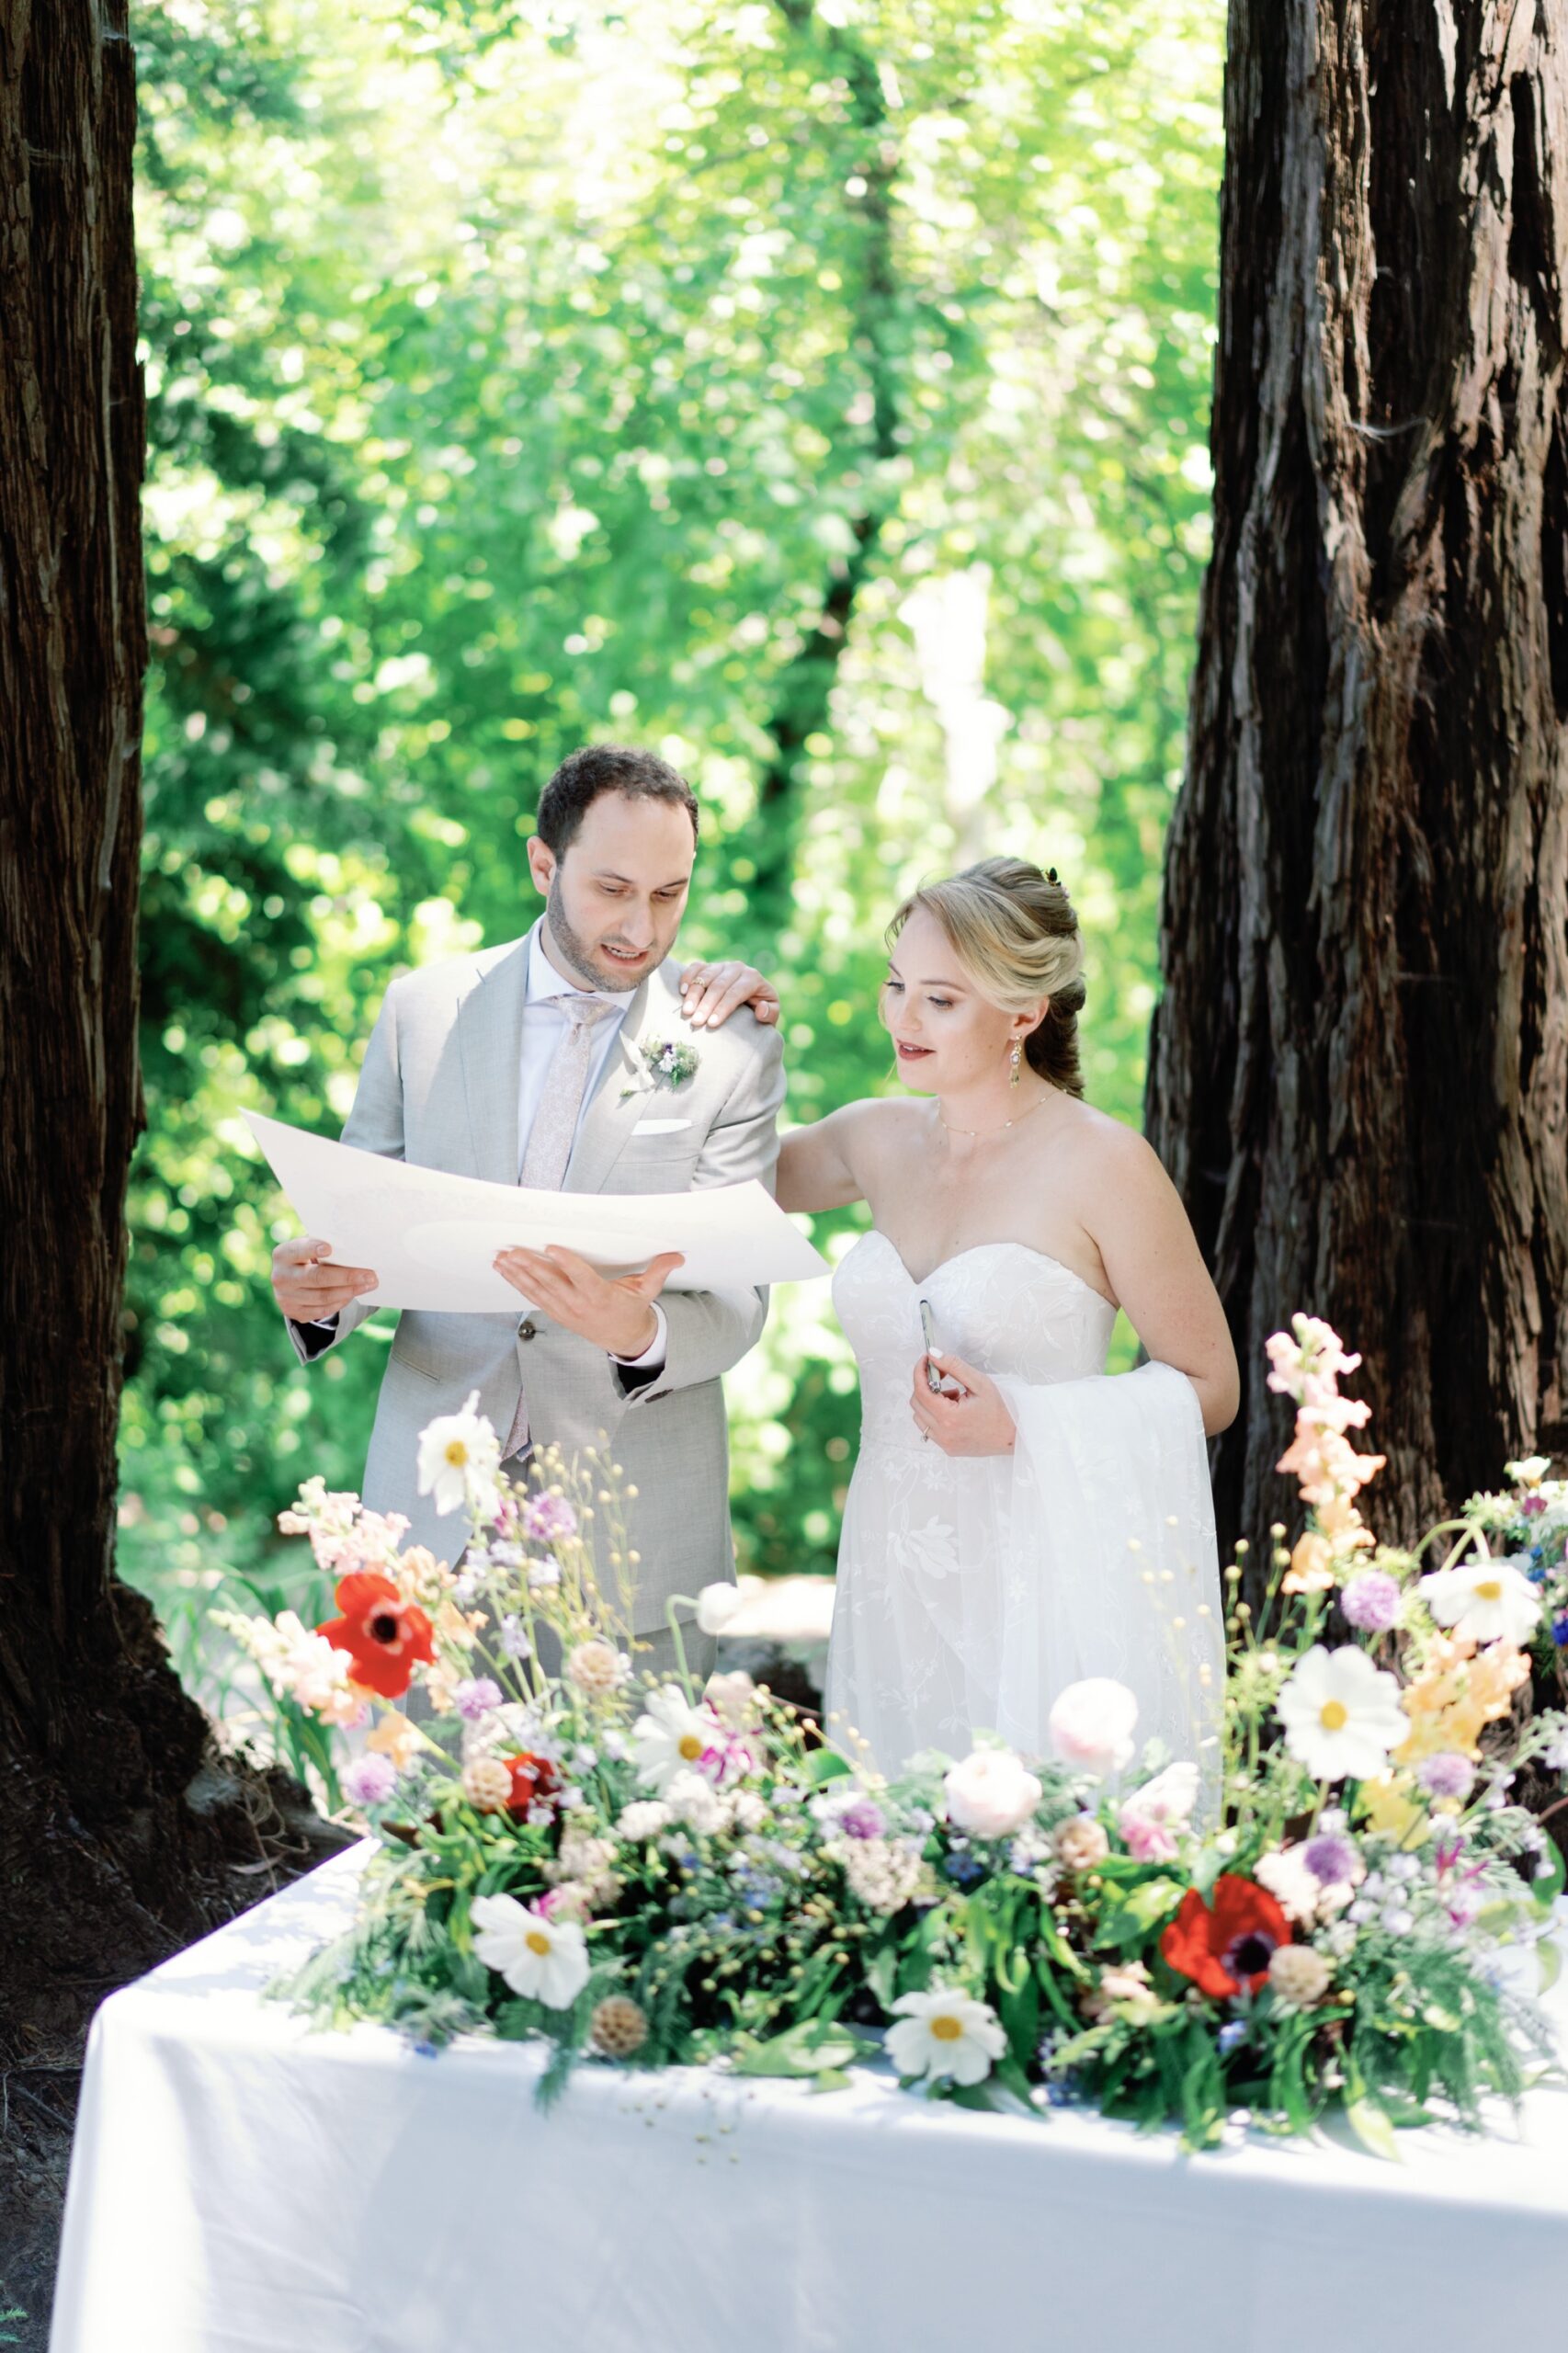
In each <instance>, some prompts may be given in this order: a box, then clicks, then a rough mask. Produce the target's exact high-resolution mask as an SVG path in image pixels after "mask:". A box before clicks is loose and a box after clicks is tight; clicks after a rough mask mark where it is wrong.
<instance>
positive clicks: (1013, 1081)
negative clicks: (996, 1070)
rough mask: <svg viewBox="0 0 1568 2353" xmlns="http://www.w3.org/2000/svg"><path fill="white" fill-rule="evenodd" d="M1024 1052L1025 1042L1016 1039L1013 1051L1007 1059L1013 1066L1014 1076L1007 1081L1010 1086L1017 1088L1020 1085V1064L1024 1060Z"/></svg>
mask: <svg viewBox="0 0 1568 2353" xmlns="http://www.w3.org/2000/svg"><path fill="white" fill-rule="evenodd" d="M1023 1051H1024V1049H1023V1041H1022V1040H1021V1039H1017V1038H1015V1039H1014V1040H1013V1051H1012V1052H1011V1053H1010V1054H1009V1055H1008V1057H1007V1060H1008V1061H1009V1062H1010V1063H1012V1065H1013V1074H1012V1076H1011V1077H1010V1078H1009V1079H1008V1081H1007V1084H1008V1086H1017V1083H1018V1064H1019V1062H1020V1060H1021V1059H1022V1056H1023Z"/></svg>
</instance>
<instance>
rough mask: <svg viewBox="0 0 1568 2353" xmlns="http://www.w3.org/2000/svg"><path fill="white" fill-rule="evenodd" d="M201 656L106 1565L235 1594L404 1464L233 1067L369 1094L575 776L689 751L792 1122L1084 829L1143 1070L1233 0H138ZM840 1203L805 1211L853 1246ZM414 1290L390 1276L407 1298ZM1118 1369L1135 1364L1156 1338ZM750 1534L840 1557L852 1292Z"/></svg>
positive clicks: (705, 933) (868, 1087)
mask: <svg viewBox="0 0 1568 2353" xmlns="http://www.w3.org/2000/svg"><path fill="white" fill-rule="evenodd" d="M138 17H139V30H138V56H139V68H140V76H141V87H142V147H141V165H140V173H141V176H140V185H139V190H138V233H139V237H140V242H141V251H142V320H143V336H144V353H145V359H146V367H147V384H148V393H149V424H150V438H151V449H150V455H149V480H148V486H147V510H146V511H147V535H148V560H149V566H150V582H149V591H150V597H151V607H152V625H153V651H154V657H155V661H154V669H153V676H152V679H151V682H150V696H149V712H148V739H147V767H146V793H147V835H146V866H145V881H144V902H143V912H142V961H143V1001H142V1011H143V1023H144V1028H143V1037H142V1059H143V1067H144V1071H145V1076H146V1087H147V1101H148V1115H149V1127H148V1131H147V1134H146V1136H145V1138H144V1139H143V1141H142V1146H141V1150H140V1153H139V1155H138V1159H137V1163H136V1167H135V1170H134V1173H133V1190H132V1201H131V1216H132V1224H133V1256H132V1261H131V1279H130V1289H129V1296H128V1302H127V1308H126V1349H127V1372H128V1388H127V1393H126V1401H125V1413H124V1421H123V1435H122V1446H123V1454H122V1478H123V1488H122V1497H121V1532H120V1547H119V1551H120V1562H121V1565H122V1568H123V1570H124V1572H125V1574H127V1575H129V1576H130V1577H131V1579H132V1580H133V1581H134V1582H135V1583H137V1584H139V1585H141V1586H143V1587H144V1588H146V1589H147V1590H148V1591H149V1592H151V1593H152V1594H153V1596H154V1597H155V1598H156V1600H157V1602H158V1604H159V1607H160V1608H161V1609H162V1611H163V1614H164V1618H165V1624H166V1626H167V1628H168V1630H169V1632H170V1636H171V1640H172V1642H173V1644H174V1647H175V1651H176V1658H177V1659H178V1661H179V1664H180V1665H181V1668H182V1671H183V1672H184V1673H185V1674H186V1676H187V1680H188V1681H190V1682H191V1683H192V1684H193V1685H194V1686H195V1687H196V1688H199V1689H200V1690H201V1691H202V1693H203V1696H204V1697H207V1698H208V1699H210V1700H212V1701H213V1702H214V1704H221V1703H222V1685H223V1678H224V1673H225V1670H224V1667H223V1664H222V1657H221V1656H220V1654H219V1651H218V1649H217V1647H215V1646H214V1644H213V1643H211V1642H210V1641H208V1640H207V1639H205V1635H204V1627H203V1619H204V1614H205V1611H206V1610H207V1608H209V1607H210V1605H211V1604H212V1603H213V1601H214V1600H222V1601H237V1602H238V1603H239V1604H240V1606H245V1605H246V1602H247V1599H248V1596H247V1594H246V1593H245V1592H244V1591H241V1590H239V1588H240V1587H242V1586H244V1587H248V1588H250V1589H251V1590H252V1591H254V1592H256V1593H259V1594H262V1595H263V1596H265V1597H266V1598H267V1602H268V1604H269V1606H276V1605H277V1603H278V1601H280V1600H281V1599H284V1598H287V1599H289V1600H290V1601H293V1602H295V1603H296V1604H297V1605H299V1606H301V1607H303V1608H311V1607H312V1605H313V1602H314V1600H315V1598H316V1596H315V1595H314V1594H313V1593H312V1591H311V1590H310V1580H309V1577H308V1574H307V1573H306V1571H305V1570H304V1568H303V1567H302V1566H301V1563H300V1560H299V1555H300V1553H301V1551H302V1549H303V1548H302V1547H300V1546H290V1547H285V1546H284V1545H283V1544H282V1543H281V1542H280V1540H278V1537H277V1536H276V1534H275V1532H274V1529H273V1518H274V1515H275V1514H276V1513H277V1511H278V1509H280V1508H281V1507H282V1506H283V1505H285V1504H286V1503H287V1502H288V1501H289V1500H290V1496H291V1495H292V1494H293V1493H294V1490H295V1488H296V1486H297V1484H298V1482H299V1481H300V1479H301V1477H303V1476H305V1475H308V1474H309V1473H310V1472H314V1471H322V1472H325V1474H326V1476H327V1479H328V1483H329V1484H332V1485H335V1486H336V1485H344V1486H354V1485H357V1484H358V1477H359V1472H360V1468H361V1464H362V1461H363V1449H364V1444H365V1439H366V1437H367V1434H368V1430H369V1418H370V1414H371V1410H372V1405H373V1402H374V1395H375V1390H376V1385H377V1381H378V1380H379V1377H380V1372H381V1363H382V1361H383V1358H384V1352H385V1346H386V1341H387V1338H388V1336H389V1334H388V1332H387V1331H384V1330H380V1329H378V1328H377V1327H376V1326H371V1327H370V1328H369V1330H368V1331H367V1333H366V1334H364V1335H362V1336H360V1337H358V1339H356V1341H355V1342H354V1344H353V1346H352V1347H349V1348H347V1349H346V1350H345V1351H344V1352H343V1354H342V1355H341V1356H334V1357H333V1358H330V1359H329V1360H328V1361H327V1363H326V1364H325V1365H324V1367H322V1368H321V1369H319V1370H318V1371H317V1372H316V1373H315V1374H314V1376H313V1377H312V1378H310V1379H307V1378H306V1377H305V1375H304V1374H303V1373H302V1372H301V1371H300V1370H297V1369H296V1368H295V1365H294V1360H293V1357H292V1354H291V1352H290V1349H289V1347H288V1346H287V1343H286V1341H285V1339H284V1336H283V1332H282V1329H281V1326H280V1324H279V1322H278V1316H277V1313H276V1311H275V1309H274V1307H273V1304H272V1301H271V1294H270V1291H269V1290H268V1288H267V1263H268V1259H269V1256H270V1252H271V1247H272V1244H273V1241H274V1240H275V1239H276V1238H277V1237H278V1236H279V1235H280V1234H282V1233H287V1232H291V1231H292V1230H293V1225H292V1221H291V1220H290V1218H289V1217H288V1214H287V1212H286V1211H283V1210H282V1207H281V1204H280V1203H279V1201H278V1197H277V1195H276V1194H275V1192H274V1191H273V1190H272V1189H271V1188H270V1185H269V1183H268V1182H267V1179H266V1176H265V1172H264V1171H263V1170H262V1169H261V1168H260V1167H259V1166H258V1164H257V1161H256V1154H255V1152H254V1148H253V1147H252V1145H251V1143H250V1141H249V1136H248V1131H246V1130H245V1129H244V1126H243V1124H242V1122H241V1120H240V1117H239V1114H240V1112H241V1110H242V1108H245V1107H254V1108H260V1109H264V1110H267V1111H271V1112H275V1113H276V1114H278V1116H279V1117H282V1118H284V1119H288V1120H293V1121H295V1122H297V1123H299V1124H301V1125H304V1126H307V1127H312V1128H316V1129H319V1130H322V1131H326V1132H331V1133H335V1132H336V1129H337V1127H338V1124H339V1123H340V1121H341V1120H342V1117H343V1115H344V1114H345V1113H346V1112H347V1108H348V1106H349V1103H350V1101H351V1099H352V1096H353V1089H354V1079H355V1072H356V1069H357V1065H358V1055H359V1052H360V1050H361V1048H362V1045H363V1041H364V1039H365V1036H366V1034H367V1032H368V1030H369V1024H370V1021H371V1019H372V1017H373V1015H374V1011H375V1008H376V1006H377V1003H378V1001H379V999H380V997H381V993H382V990H383V989H384V987H385V985H386V983H387V982H388V980H389V979H390V978H391V977H392V975H393V974H394V973H395V972H398V971H399V970H401V969H403V968H404V967H406V966H407V965H409V964H410V963H415V962H419V961H425V960H427V959H429V958H431V957H436V956H441V955H445V954H449V953H451V952H453V951H456V950H460V949H467V948H470V947H473V946H477V945H479V944H481V943H490V942H494V941H499V940H503V939H506V938H513V937H515V936H517V934H518V933H519V932H520V931H522V930H523V929H524V928H525V927H526V926H527V925H528V923H529V922H531V921H532V919H533V915H534V913H535V908H536V904H537V903H536V901H535V900H534V897H533V893H532V891H531V887H530V886H529V884H528V874H527V868H526V863H525V859H524V856H523V849H522V844H523V840H524V837H525V836H526V835H528V832H529V831H530V830H531V820H532V812H533V809H534V805H535V802H536V800H537V796H538V792H539V789H540V785H541V784H542V783H543V781H544V779H545V778H546V777H547V776H548V774H549V773H550V770H551V767H553V766H554V764H555V762H556V761H557V759H558V758H559V757H560V756H562V754H563V753H564V752H565V751H567V750H568V749H570V748H571V746H572V745H574V744H577V743H580V742H582V741H584V740H585V739H586V738H593V737H601V738H602V737H613V738H617V739H630V740H633V741H637V742H640V743H644V744H648V745H653V746H654V747H655V748H657V749H658V750H659V751H661V752H662V753H663V754H665V756H666V757H668V758H671V759H673V760H674V761H676V763H677V764H678V765H679V766H681V767H683V768H684V770H685V771H686V772H687V774H688V775H689V776H690V777H691V779H692V780H693V782H694V783H695V784H696V785H697V787H698V789H699V792H700V794H701V796H702V800H703V802H704V807H705V810H706V812H707V816H708V824H707V832H706V836H705V840H704V845H703V849H702V854H701V858H700V861H699V870H698V882H699V889H698V892H697V895H696V899H695V903H694V907H693V913H692V916H691V918H690V921H689V926H688V928H687V932H686V933H685V934H684V935H683V946H685V947H687V948H689V949H690V950H691V951H692V952H693V953H698V954H705V955H711V954H729V953H735V952H739V953H743V954H744V955H746V956H747V957H749V958H751V959H753V960H754V961H757V962H759V963H761V964H763V965H764V966H765V967H767V968H768V969H769V970H771V971H772V972H774V973H775V974H776V975H777V977H778V980H779V983H780V985H781V987H782V990H783V994H784V1000H785V1015H786V1027H787V1034H788V1039H789V1044H790V1115H791V1116H792V1117H794V1118H798V1119H809V1118H811V1117H812V1116H814V1115H815V1114H817V1113H818V1112H820V1111H822V1110H824V1109H827V1108H832V1107H833V1106H834V1105H835V1104H837V1103H839V1102H841V1101H843V1100H845V1099H846V1098H847V1097H852V1096H855V1095H858V1094H862V1093H866V1092H869V1091H875V1090H878V1089H881V1088H883V1087H889V1086H892V1084H893V1082H892V1080H891V1078H890V1076H889V1074H888V1067H887V1054H886V1049H885V1040H884V1039H883V1037H882V1033H881V1030H880V1029H879V1028H878V1025H877V1020H876V1015H875V1000H876V984H877V981H878V977H879V974H880V972H881V931H882V926H883V925H884V923H885V921H886V919H887V916H888V914H889V913H890V912H891V910H892V907H893V905H894V904H896V902H897V900H898V899H899V897H900V896H901V895H902V893H903V892H904V891H905V890H906V889H907V888H908V887H909V885H910V884H911V883H913V882H914V881H916V880H917V879H919V878H920V877H921V876H922V875H926V874H929V873H932V872H937V871H941V870H947V869H949V868H950V867H952V866H953V865H954V864H957V863H960V862H963V861H964V860H966V859H967V858H971V857H974V856H978V855H983V854H984V853H986V852H988V851H991V850H994V849H998V848H1002V847H1006V848H1010V849H1016V850H1020V851H1023V852H1024V853H1026V854H1028V855H1029V856H1032V857H1035V858H1040V860H1042V861H1045V862H1049V863H1052V864H1054V865H1056V866H1057V867H1058V868H1059V869H1060V870H1061V871H1062V876H1063V879H1064V880H1065V881H1067V883H1068V886H1069V888H1070V890H1071V891H1072V892H1073V895H1074V901H1075V903H1076V905H1077V907H1078V911H1079V914H1080V916H1081V918H1082V921H1083V924H1084V927H1085V935H1086V938H1087V945H1088V957H1089V1000H1088V1007H1087V1011H1086V1014H1085V1020H1084V1023H1083V1025H1082V1026H1083V1030H1084V1037H1085V1069H1086V1074H1087V1078H1088V1086H1089V1092H1090V1094H1091V1096H1092V1097H1093V1099H1094V1100H1095V1101H1096V1102H1097V1103H1098V1104H1100V1105H1101V1106H1102V1107H1103V1108H1107V1109H1108V1110H1110V1111H1112V1112H1114V1113H1116V1114H1117V1115H1118V1116H1119V1117H1121V1118H1123V1119H1126V1120H1130V1121H1131V1122H1133V1123H1134V1124H1136V1123H1137V1121H1138V1119H1139V1114H1140V1106H1141V1100H1142V1081H1143V1063H1144V1046H1145V1039H1146V1034H1147V1029H1148V1021H1149V1014H1150V1010H1151V1007H1152V1005H1153V995H1154V989H1155V983H1156V968H1155V953H1154V950H1155V915H1156V905H1157V898H1158V888H1159V870H1160V856H1161V845H1162V840H1163V835H1164V829H1165V821H1166V817H1167V814H1168V812H1169V809H1170V806H1171V801H1172V798H1173V796H1174V793H1175V790H1176V783H1177V780H1178V776H1179V770H1180V763H1181V757H1182V747H1183V726H1184V718H1185V700H1186V688H1187V671H1188V666H1189V661H1190V654H1191V638H1192V629H1193V620H1194V615H1195V610H1196V601H1197V593H1198V584H1199V571H1200V568H1201V565H1202V563H1203V560H1204V557H1205V554H1206V551H1207V544H1208V492H1209V467H1208V460H1207V449H1206V437H1207V421H1208V403H1209V387H1210V353H1211V346H1212V342H1213V334H1214V329H1213V315H1214V307H1215V292H1216V289H1215V271H1214V264H1215V243H1216V220H1215V214H1216V196H1217V189H1218V183H1219V175H1220V165H1221V119H1220V87H1221V36H1222V27H1223V6H1222V0H1160V5H1158V6H1156V5H1152V0H1092V5H1084V4H1083V0H1032V5H1030V0H998V4H997V5H995V6H985V5H978V6H977V5H974V0H952V5H949V0H822V4H821V5H818V6H814V7H813V6H809V5H807V0H744V5H739V6H722V5H714V0H641V5H640V6H638V7H637V8H636V9H635V10H630V9H628V10H626V11H624V12H623V11H621V10H618V9H613V8H604V7H595V6H587V5H581V6H580V5H576V0H540V5H537V6H529V7H528V8H527V9H526V10H517V11H516V12H514V11H513V10H512V9H509V8H504V7H499V6H497V7H494V8H493V9H492V8H487V7H485V6H482V5H466V6H465V5H458V4H457V0H447V5H445V6H435V5H425V6H412V5H406V4H405V0H354V5H352V6H350V5H348V0H256V5H246V0H212V4H211V5H205V4H204V0H162V5H157V4H156V0H148V5H145V6H142V8H141V9H140V10H139V12H138ZM854 1222H855V1221H854V1219H853V1217H852V1216H848V1215H846V1216H845V1217H841V1218H835V1219H823V1220H820V1221H818V1233H817V1238H818V1240H819V1241H820V1242H822V1243H823V1245H824V1247H825V1248H827V1249H828V1250H829V1252H830V1254H831V1253H832V1252H833V1251H834V1250H835V1248H837V1247H841V1246H842V1240H841V1239H840V1238H839V1237H841V1236H842V1235H843V1234H844V1233H846V1232H847V1231H848V1230H849V1229H850V1228H851V1227H852V1226H853V1224H854ZM381 1320H382V1322H383V1323H384V1322H387V1321H388V1320H389V1319H385V1318H383V1319H381ZM1130 1358H1131V1347H1130V1340H1129V1336H1128V1335H1127V1334H1126V1332H1125V1329H1123V1330H1122V1331H1121V1333H1120V1334H1119V1360H1120V1361H1124V1362H1125V1361H1129V1360H1130ZM730 1397H731V1412H732V1427H733V1455H734V1511H735V1520H736V1530H737V1539H738V1542H739V1545H740V1548H741V1552H742V1565H743V1567H752V1568H756V1569H760V1570H763V1571H768V1572H771V1571H780V1570H786V1569H797V1570H799V1569H805V1570H823V1571H826V1570H828V1569H830V1568H831V1566H832V1563H833V1555H834V1548H835V1538H836V1530H837V1518H838V1510H839V1506H840V1502H841V1499H842V1495H843V1490H844V1484H845V1482H846V1478H847V1474H848V1467H849V1461H850V1457H851V1453H852V1449H853V1446H854V1441H855V1435H856V1427H857V1401H856V1395H855V1383H854V1377H853V1370H852V1366H851V1363H850V1359H849V1357H848V1354H847V1350H846V1347H845V1345H844V1343H843V1341H842V1339H841V1338H840V1336H839V1335H838V1333H837V1330H836V1327H835V1324H834V1323H833V1320H832V1315H831V1310H830V1308H829V1305H828V1302H827V1298H826V1295H825V1290H824V1289H823V1287H820V1286H819V1287H816V1288H811V1289H807V1288H802V1289H800V1290H792V1291H786V1292H784V1293H782V1294H780V1295H778V1297H777V1298H776V1303H775V1309H774V1313H773V1317H772V1321H771V1323H770V1325H769V1328H768V1331H767V1337H766V1339H765V1341H764V1343H763V1345H762V1346H761V1347H759V1348H758V1349H757V1350H756V1353H755V1354H754V1355H753V1356H752V1357H751V1358H748V1359H747V1361H746V1362H745V1363H744V1365H743V1366H742V1367H741V1368H740V1369H739V1370H738V1371H737V1373H736V1374H735V1375H734V1376H733V1379H732V1381H731V1382H730Z"/></svg>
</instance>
